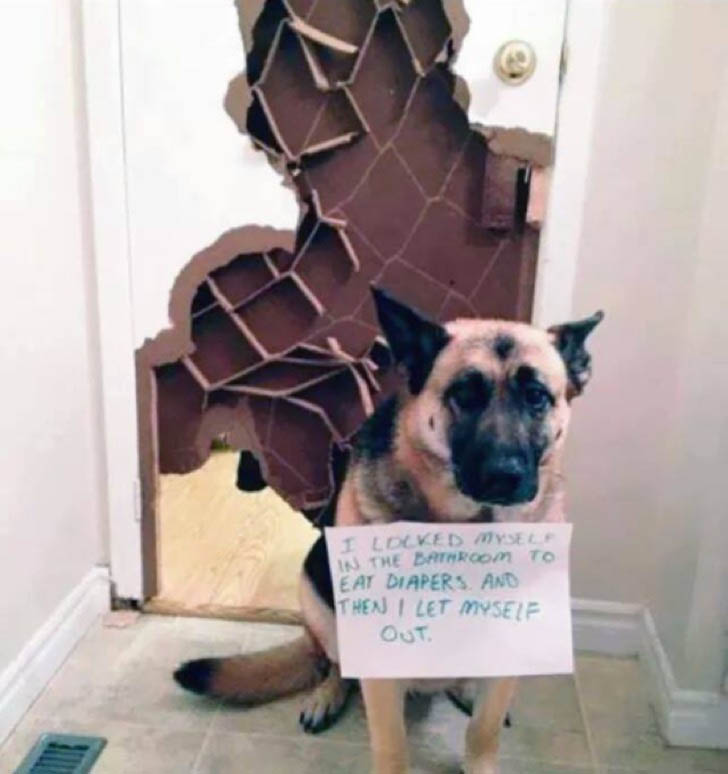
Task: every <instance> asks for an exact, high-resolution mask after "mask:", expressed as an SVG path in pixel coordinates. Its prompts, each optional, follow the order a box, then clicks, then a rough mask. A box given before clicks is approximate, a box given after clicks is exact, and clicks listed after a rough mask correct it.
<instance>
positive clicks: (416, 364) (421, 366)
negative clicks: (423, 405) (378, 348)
mask: <svg viewBox="0 0 728 774" xmlns="http://www.w3.org/2000/svg"><path fill="white" fill-rule="evenodd" d="M372 294H373V296H374V303H375V305H376V307H377V317H378V318H379V325H380V326H381V328H382V330H383V331H384V335H385V336H386V338H387V342H388V343H389V346H390V349H391V350H392V355H393V356H394V359H395V361H396V362H397V363H402V364H403V365H404V367H405V368H406V369H407V374H408V376H409V388H410V392H411V393H412V394H413V395H417V393H419V392H420V390H421V389H422V388H423V387H424V385H425V382H426V381H427V377H428V376H429V375H430V371H431V370H432V365H433V363H434V362H435V358H436V357H437V356H438V354H439V353H440V351H441V350H442V349H443V347H444V346H445V345H446V344H447V342H448V341H449V340H450V337H449V335H448V333H447V331H446V330H445V329H444V328H443V327H442V325H440V324H438V323H436V322H433V321H432V320H429V319H428V318H427V317H424V316H423V315H421V314H420V313H419V312H416V311H415V310H414V309H412V308H411V307H409V306H407V305H406V304H403V303H402V302H401V301H398V300H397V299H396V298H394V297H393V296H391V295H390V294H389V293H387V292H386V291H385V290H381V289H380V288H375V287H372Z"/></svg>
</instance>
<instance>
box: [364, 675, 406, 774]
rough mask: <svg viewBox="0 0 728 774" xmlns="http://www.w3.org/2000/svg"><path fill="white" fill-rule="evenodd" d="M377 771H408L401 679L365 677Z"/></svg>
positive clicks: (387, 773) (386, 773) (385, 773)
mask: <svg viewBox="0 0 728 774" xmlns="http://www.w3.org/2000/svg"><path fill="white" fill-rule="evenodd" d="M361 691H362V695H363V696H364V706H365V707H366V711H367V725H368V726H369V744H370V747H371V751H372V760H373V772H374V774H406V772H407V770H408V768H409V756H408V753H407V731H406V728H405V720H404V699H405V686H404V683H402V682H401V681H399V680H362V682H361Z"/></svg>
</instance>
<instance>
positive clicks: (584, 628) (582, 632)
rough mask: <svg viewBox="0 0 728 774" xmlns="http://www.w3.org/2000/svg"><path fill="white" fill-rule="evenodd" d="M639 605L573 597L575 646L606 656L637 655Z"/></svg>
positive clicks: (640, 610) (638, 650)
mask: <svg viewBox="0 0 728 774" xmlns="http://www.w3.org/2000/svg"><path fill="white" fill-rule="evenodd" d="M643 609H644V608H643V607H642V605H629V604H625V603H623V602H601V601H599V600H595V599H572V600H571V615H572V621H573V628H574V647H575V648H576V649H577V650H591V651H594V652H596V653H601V654H602V655H605V656H637V655H639V652H640V644H641V642H642V611H643Z"/></svg>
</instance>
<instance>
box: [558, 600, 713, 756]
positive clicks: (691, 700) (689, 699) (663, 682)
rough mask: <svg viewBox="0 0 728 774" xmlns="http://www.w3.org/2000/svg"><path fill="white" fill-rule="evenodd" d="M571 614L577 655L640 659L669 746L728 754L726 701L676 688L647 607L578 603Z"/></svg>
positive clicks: (579, 601)
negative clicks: (719, 750) (578, 651)
mask: <svg viewBox="0 0 728 774" xmlns="http://www.w3.org/2000/svg"><path fill="white" fill-rule="evenodd" d="M571 609H572V618H573V627H574V647H575V648H576V649H577V650H589V651H593V652H596V653H601V654H604V655H608V656H638V657H639V659H640V662H641V664H642V666H643V668H644V669H645V674H646V676H647V683H648V686H649V692H650V699H651V701H652V705H653V707H654V708H655V712H656V713H657V720H658V723H659V726H660V731H661V733H662V735H663V737H664V738H665V740H666V741H667V743H668V744H670V745H673V746H675V747H712V748H720V749H728V696H725V695H724V694H722V693H718V692H715V693H711V692H709V691H689V690H684V689H681V688H679V687H678V685H677V682H676V680H675V675H674V672H673V670H672V665H671V664H670V659H669V658H668V656H667V653H666V652H665V649H664V647H663V646H662V642H661V641H660V637H659V635H658V633H657V629H656V628H655V622H654V620H653V618H652V615H651V613H650V611H649V610H648V609H647V608H645V607H644V606H642V605H628V604H623V603H620V602H600V601H597V600H585V599H574V600H572V605H571Z"/></svg>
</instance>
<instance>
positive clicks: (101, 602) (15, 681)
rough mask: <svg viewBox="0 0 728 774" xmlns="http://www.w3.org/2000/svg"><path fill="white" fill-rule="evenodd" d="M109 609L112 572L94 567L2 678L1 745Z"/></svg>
mask: <svg viewBox="0 0 728 774" xmlns="http://www.w3.org/2000/svg"><path fill="white" fill-rule="evenodd" d="M109 606H110V594H109V572H108V570H107V569H106V568H105V567H94V568H93V569H92V570H91V571H90V572H89V573H88V574H87V575H86V576H85V577H84V578H83V579H82V580H81V582H80V583H79V584H78V585H77V586H76V588H74V589H73V591H71V593H70V594H69V595H68V596H67V597H66V598H65V599H64V600H63V601H62V602H61V604H60V605H58V607H57V608H56V609H55V610H54V611H53V613H52V614H51V615H50V617H49V618H48V619H47V620H46V622H45V623H44V624H43V625H42V626H41V627H40V629H38V631H37V632H36V633H35V634H34V635H33V636H32V637H31V639H30V640H29V641H28V642H27V644H26V645H25V647H24V648H23V649H22V650H21V652H20V653H19V654H18V656H17V657H16V658H15V660H14V661H12V662H11V663H10V664H9V666H8V667H7V668H6V669H5V670H4V671H3V672H2V674H0V743H2V742H3V741H4V740H5V739H6V737H7V736H8V735H9V734H10V732H11V731H12V730H13V728H15V726H16V725H17V723H18V721H19V720H20V719H21V718H22V717H23V715H24V714H25V713H26V712H27V710H28V709H29V707H30V706H31V705H32V704H33V702H34V701H35V700H36V698H37V697H38V696H39V695H40V693H41V692H42V691H43V689H44V688H45V687H46V685H47V684H48V682H49V681H50V679H51V678H52V677H53V675H54V674H55V673H56V671H57V670H58V668H59V667H60V666H61V664H63V662H64V661H65V660H66V658H67V657H68V655H69V653H70V652H71V651H72V650H73V648H74V646H75V645H76V643H77V642H78V641H79V640H80V639H81V638H82V637H83V636H84V634H86V632H87V631H88V629H89V627H90V626H91V624H93V622H94V621H95V620H96V619H97V618H98V617H99V616H100V615H102V614H103V613H105V612H106V611H107V610H109Z"/></svg>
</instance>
